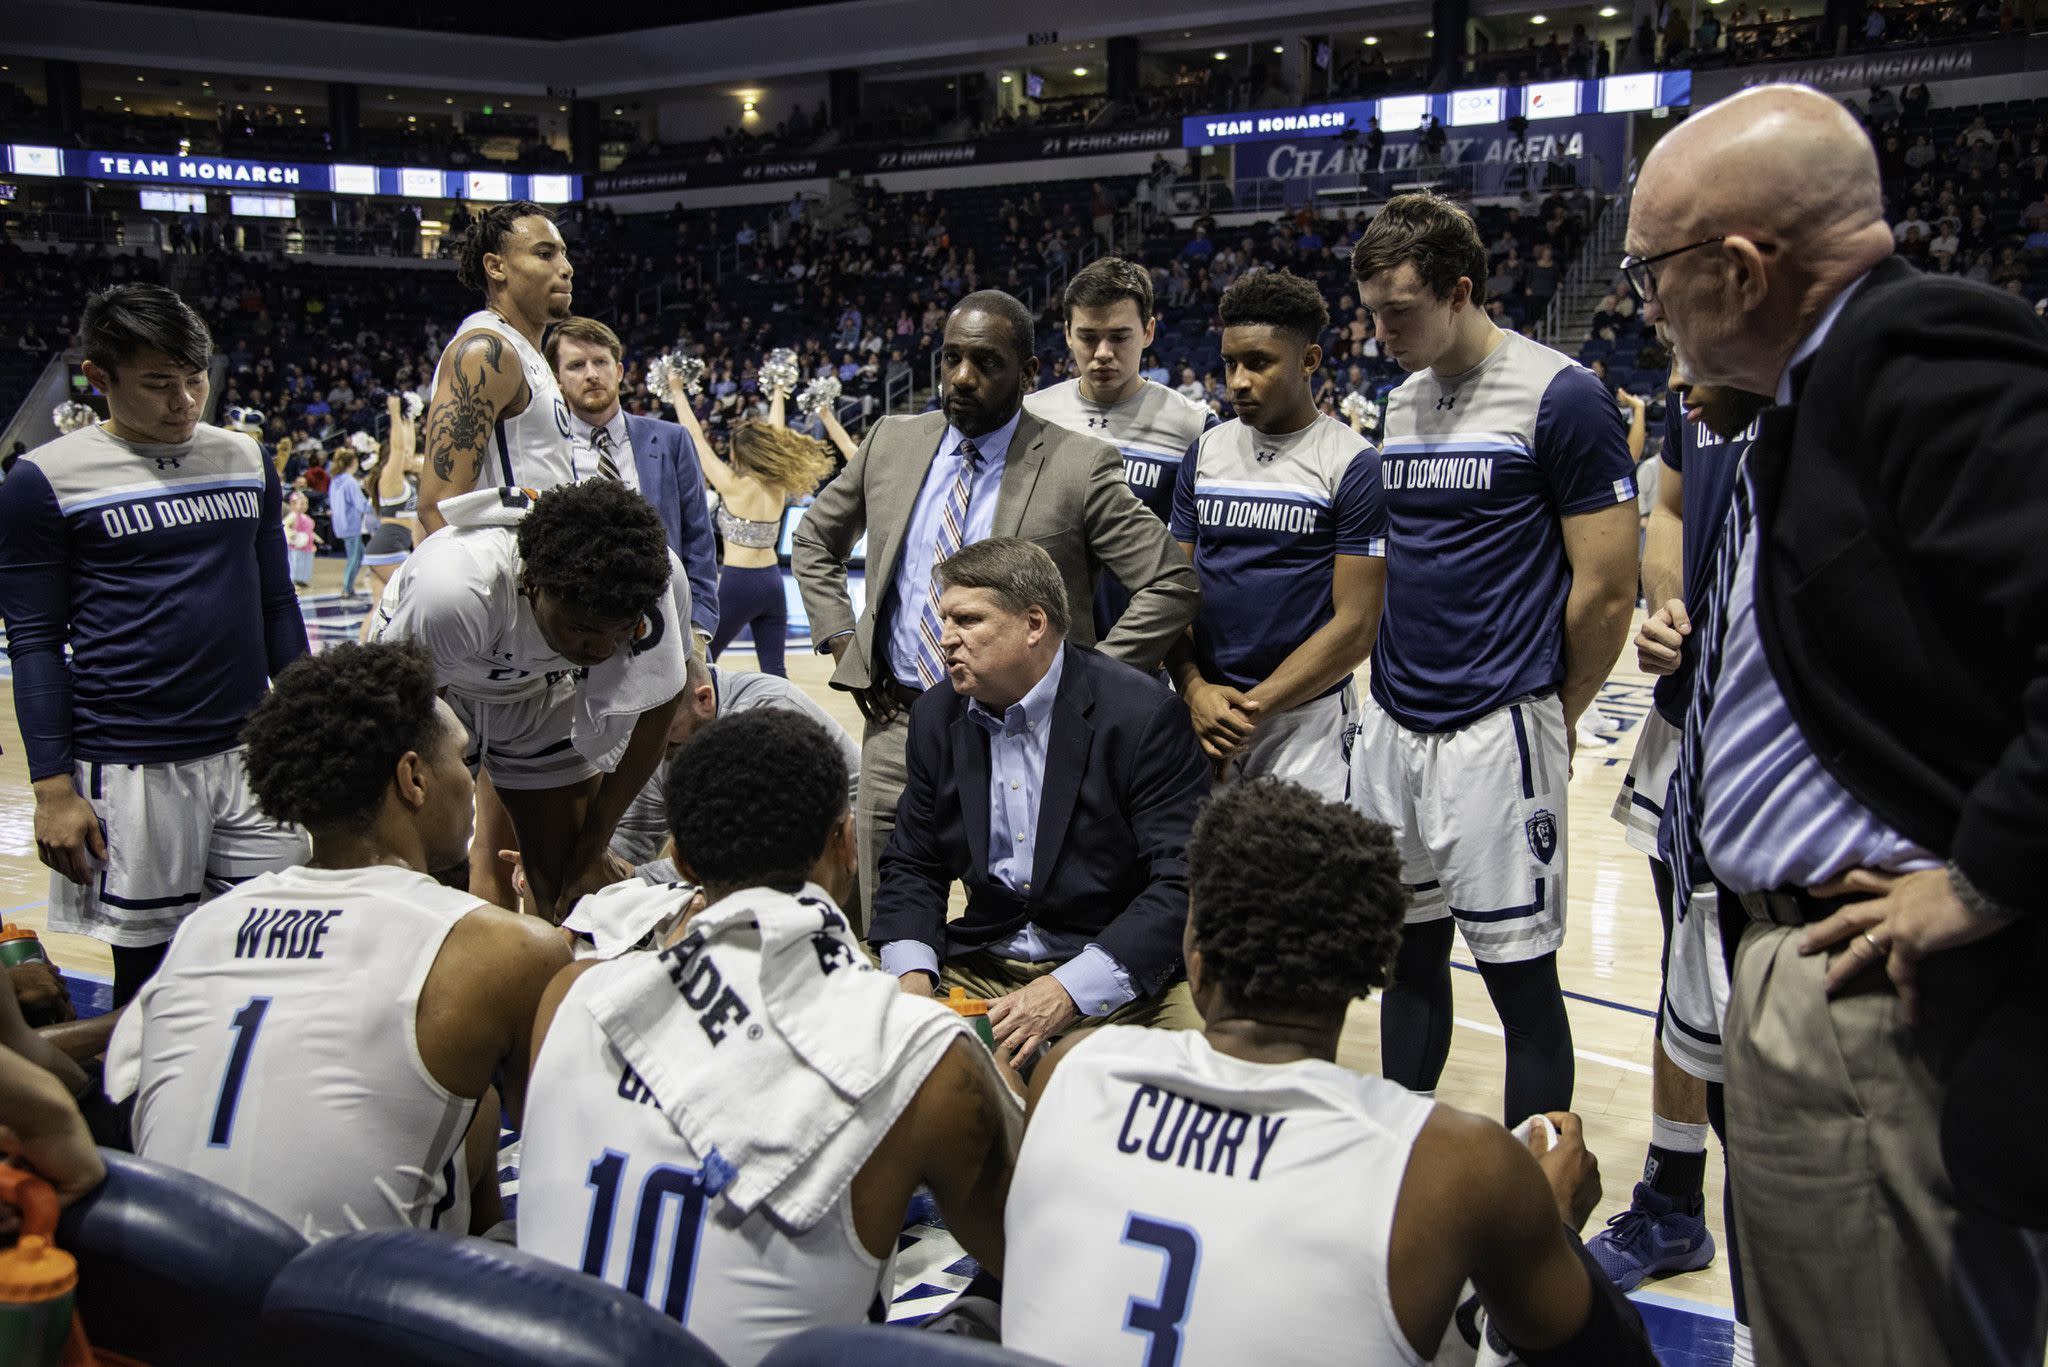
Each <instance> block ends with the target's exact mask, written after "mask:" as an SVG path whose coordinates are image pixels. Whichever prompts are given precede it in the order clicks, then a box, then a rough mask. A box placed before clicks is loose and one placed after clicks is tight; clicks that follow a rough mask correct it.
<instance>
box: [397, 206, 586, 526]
mask: <svg viewBox="0 0 2048 1367" xmlns="http://www.w3.org/2000/svg"><path fill="white" fill-rule="evenodd" d="M575 274H576V271H575V268H574V267H573V266H571V265H570V264H569V249H568V248H567V246H565V245H564V244H563V242H562V234H561V233H560V231H558V230H557V229H556V227H555V221H554V219H553V218H551V217H550V216H549V215H548V212H547V210H545V209H543V208H541V207H540V206H539V205H538V204H533V203H529V202H528V201H526V200H523V199H516V200H513V201H511V202H510V203H507V204H498V205H493V206H492V207H491V208H489V209H486V210H485V211H484V212H483V213H482V214H480V215H479V216H478V217H477V220H476V222H475V224H473V225H472V226H471V228H470V230H469V236H468V237H466V238H464V239H463V242H462V263H461V266H460V268H459V270H458V278H459V279H460V280H461V281H462V283H463V284H464V285H467V286H468V287H469V288H471V289H474V290H481V291H483V296H484V307H482V308H481V309H479V310H477V311H476V312H475V313H472V314H470V315H469V317H467V318H465V319H463V320H462V326H461V327H460V328H459V329H458V330H457V332H456V334H455V340H454V341H452V342H450V343H449V344H448V347H447V349H446V350H445V351H443V352H442V353H441V361H440V364H439V365H438V366H436V367H435V370H434V395H433V398H432V399H431V400H430V401H429V402H428V404H427V428H426V451H427V465H426V469H425V470H423V471H421V473H420V530H421V532H422V533H425V534H431V533H434V532H437V531H439V530H441V528H442V527H444V526H446V525H447V522H446V519H444V518H443V517H442V516H441V510H440V504H441V500H442V499H444V498H447V497H449V496H450V495H453V494H466V493H468V492H470V491H471V490H472V489H483V488H489V487H490V486H492V485H511V486H514V487H516V488H523V489H532V490H534V491H536V492H539V491H541V490H544V489H552V488H554V487H555V486H556V485H557V484H569V483H572V482H573V481H574V479H575V469H574V465H573V462H572V460H571V455H570V447H569V433H570V426H569V409H568V406H567V405H566V404H564V403H563V401H562V391H561V388H560V386H558V385H557V384H556V383H555V372H554V371H553V370H552V369H551V368H550V367H549V366H548V362H547V358H546V357H545V356H543V355H541V351H540V341H541V334H542V333H543V332H545V331H546V330H547V326H548V324H549V323H551V322H559V321H561V320H562V319H564V318H567V317H568V316H569V313H570V304H571V302H572V299H571V293H570V281H571V280H572V279H573V278H574V276H575Z"/></svg>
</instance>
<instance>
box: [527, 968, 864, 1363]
mask: <svg viewBox="0 0 2048 1367" xmlns="http://www.w3.org/2000/svg"><path fill="white" fill-rule="evenodd" d="M613 971H614V965H606V966H605V967H603V968H598V969H593V970H592V971H591V972H589V973H587V974H585V975H584V976H583V977H582V978H581V979H579V980H578V981H577V983H576V985H575V986H574V987H572V988H570V989H569V993H568V995H567V996H566V997H564V998H563V999H562V1005H561V1008H560V1009H559V1010H558V1011H557V1012H556V1013H555V1019H554V1023H553V1024H552V1025H551V1026H549V1028H548V1037H547V1040H546V1042H545V1043H544V1044H543V1045H542V1046H541V1051H540V1057H539V1058H537V1059H536V1060H535V1061H534V1065H533V1075H532V1077H531V1078H529V1079H528V1082H527V1098H528V1100H527V1105H526V1133H525V1137H524V1139H523V1141H522V1143H521V1145H520V1160H519V1220H518V1228H519V1247H521V1248H522V1249H525V1250H526V1251H527V1252H529V1253H536V1254H539V1255H540V1256H541V1257H543V1258H546V1259H548V1260H549V1261H551V1262H557V1263H561V1264H562V1265H564V1266H566V1267H577V1268H581V1269H582V1270H583V1271H585V1272H588V1273H590V1274H592V1275H593V1276H599V1277H602V1278H603V1279H604V1280H605V1281H607V1282H609V1283H611V1284H612V1285H613V1286H618V1287H623V1288H624V1289H625V1290H627V1291H628V1292H631V1293H632V1294H633V1295H636V1296H640V1297H643V1298H644V1299H645V1300H646V1301H647V1303H648V1304H649V1305H652V1306H653V1307H654V1308H655V1309H657V1310H660V1311H663V1312H664V1313H666V1314H668V1315H669V1316H671V1317H672V1318H674V1319H676V1320H677V1321H679V1322H680V1323H682V1324H683V1325H684V1326H685V1327H687V1328H688V1329H689V1330H690V1332H691V1333H693V1334H695V1335H697V1337H699V1338H701V1339H703V1340H704V1341H705V1342H706V1343H708V1344H710V1345H711V1347H712V1348H713V1349H714V1350H715V1351H716V1352H717V1353H718V1354H719V1355H720V1356H721V1357H723V1358H724V1359H725V1360H726V1361H727V1362H728V1363H730V1364H732V1367H749V1364H751V1363H755V1362H758V1361H760V1360H761V1358H762V1357H763V1356H765V1355H766V1354H767V1353H768V1352H769V1351H770V1350H772V1349H773V1348H774V1347H775V1346H776V1345H777V1344H778V1343H780V1342H782V1341H783V1340H784V1339H786V1338H789V1337H791V1336H793V1335H796V1334H800V1333H802V1332H803V1331H804V1330H806V1329H813V1328H816V1327H818V1326H820V1325H847V1324H858V1323H861V1322H863V1321H864V1320H865V1319H866V1318H867V1315H868V1310H869V1307H870V1306H871V1305H873V1304H874V1302H875V1299H876V1297H877V1296H878V1295H879V1296H881V1297H882V1298H883V1301H884V1303H886V1301H887V1294H888V1291H889V1287H890V1280H891V1269H892V1268H893V1266H894V1263H895V1259H894V1258H893V1257H891V1258H888V1259H878V1258H876V1257H875V1256H874V1255H873V1254H871V1253H869V1252H868V1251H867V1249H866V1248H864V1247H863V1246H862V1245H861V1241H860V1234H859V1232H858V1231H857V1230H856V1229H855V1227H854V1222H853V1194H852V1188H851V1187H849V1188H848V1190H847V1193H846V1194H845V1195H844V1196H843V1197H842V1198H841V1199H840V1202H839V1206H838V1208H837V1209H836V1210H834V1211H833V1212H832V1213H830V1214H829V1215H827V1216H826V1217H825V1218H824V1219H822V1220H820V1221H819V1222H818V1223H817V1224H816V1225H814V1226H813V1227H812V1228H810V1229H809V1230H807V1231H805V1232H803V1233H801V1234H793V1233H790V1232H789V1231H787V1230H786V1229H784V1228H783V1227H781V1226H779V1225H777V1224H776V1223H775V1221H774V1220H773V1219H771V1218H770V1217H769V1216H768V1214H767V1213H766V1211H765V1210H764V1209H757V1210H756V1211H755V1212H754V1213H753V1214H751V1215H749V1216H747V1217H746V1218H744V1219H738V1220H735V1219H734V1218H732V1216H733V1212H732V1211H731V1209H730V1207H728V1206H726V1204H725V1203H724V1202H723V1201H722V1200H720V1199H719V1198H718V1197H716V1196H713V1195H707V1194H706V1193H705V1191H704V1188H703V1179H702V1176H701V1173H700V1169H701V1168H702V1166H703V1160H702V1158H701V1157H700V1156H699V1155H698V1154H697V1153H696V1151H695V1150H693V1149H692V1148H691V1147H690V1145H689V1144H688V1143H687V1142H686V1141H685V1140H684V1139H683V1137H682V1136H681V1135H680V1134H678V1133H677V1132H676V1128H675V1127H674V1126H673V1125H671V1124H670V1123H669V1122H668V1120H667V1119H666V1117H665V1116H664V1115H663V1114H662V1111H661V1108H660V1107H658V1106H657V1105H656V1104H655V1102H654V1098H653V1096H652V1095H650V1094H649V1092H648V1091H647V1088H646V1086H645V1084H643V1083H642V1082H641V1080H640V1078H639V1075H638V1074H636V1073H635V1072H634V1071H633V1070H632V1069H631V1068H630V1067H628V1066H627V1065H626V1062H625V1060H624V1059H623V1058H622V1057H621V1056H620V1054H619V1052H618V1050H616V1049H614V1048H613V1047H612V1044H611V1041H610V1039H609V1038H607V1037H606V1035H605V1033H604V1031H603V1030H602V1029H601V1028H600V1027H599V1026H598V1023H597V1020H596V1018H595V1017H593V1016H592V1015H591V1014H590V1011H589V1009H588V1008H587V1007H586V1006H585V1005H584V1003H585V1002H586V1001H587V1000H588V999H589V998H590V996H591V994H592V993H593V992H595V991H596V990H597V989H598V987H599V986H600V985H601V984H602V982H603V981H604V979H605V976H606V975H607V974H608V973H611V972H613Z"/></svg>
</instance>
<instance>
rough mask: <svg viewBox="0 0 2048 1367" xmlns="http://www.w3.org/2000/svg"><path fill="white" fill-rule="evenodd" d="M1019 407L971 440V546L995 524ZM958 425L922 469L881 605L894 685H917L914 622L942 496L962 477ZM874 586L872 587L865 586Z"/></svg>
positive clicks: (927, 580)
mask: <svg viewBox="0 0 2048 1367" xmlns="http://www.w3.org/2000/svg"><path fill="white" fill-rule="evenodd" d="M1022 416H1023V410H1022V409H1019V410H1018V411H1017V413H1016V414H1014V415H1013V416H1012V417H1011V418H1010V420H1009V421H1008V422H1006V423H1004V424H1003V425H1002V426H1001V427H998V428H997V429H996V430H995V431H993V432H991V433H989V434H988V435H987V436H985V437H976V438H975V439H974V445H975V449H977V450H979V451H980V452H981V469H980V471H979V472H978V473H977V474H976V475H975V476H974V488H973V492H972V493H971V494H969V495H968V499H967V525H966V527H964V528H962V529H961V533H960V544H961V545H963V546H971V545H973V544H974V543H975V542H977V541H986V540H988V538H989V536H990V535H991V534H992V533H993V532H994V530H995V525H996V496H997V495H998V494H999V493H1001V492H1002V487H1003V466H1004V464H1005V462H1006V461H1007V460H1008V458H1009V454H1010V439H1011V438H1012V437H1015V436H1016V435H1017V422H1018V419H1019V418H1021V417H1022ZM963 440H965V437H964V436H963V434H962V433H961V431H960V429H959V428H957V427H954V426H952V425H951V424H948V425H947V427H946V435H945V436H944V437H942V438H940V440H939V453H938V455H937V456H935V457H933V458H932V464H931V469H930V470H928V471H927V472H926V473H925V477H924V487H923V488H921V489H919V490H918V492H917V503H916V504H915V505H914V506H913V507H912V508H911V510H910V525H909V526H908V527H906V528H905V529H904V531H903V549H902V551H901V552H900V553H899V554H898V555H897V557H896V575H895V578H894V579H893V580H891V581H890V584H889V597H888V600H887V601H886V602H884V604H883V608H884V610H885V611H884V616H883V618H882V620H883V621H885V622H887V623H888V624H889V655H888V659H889V669H890V671H891V672H892V673H893V674H894V675H895V676H896V681H897V682H898V683H905V684H909V685H910V686H911V687H913V688H915V687H916V686H917V682H918V679H917V641H918V636H917V624H918V620H919V618H920V617H921V616H922V615H923V613H924V605H925V598H926V595H927V594H928V593H929V592H930V586H931V579H932V551H933V548H934V547H936V546H937V545H938V540H939V522H940V519H941V518H943V517H944V516H945V511H946V498H947V496H948V495H950V494H951V493H952V492H953V483H954V481H955V480H957V479H959V478H960V466H961V460H960V443H961V442H962V441H963ZM869 587H870V589H871V590H872V587H873V586H872V585H870V586H869Z"/></svg>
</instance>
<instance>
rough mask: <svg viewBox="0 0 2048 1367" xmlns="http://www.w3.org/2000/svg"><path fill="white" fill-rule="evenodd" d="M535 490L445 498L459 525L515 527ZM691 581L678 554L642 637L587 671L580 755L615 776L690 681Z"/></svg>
mask: <svg viewBox="0 0 2048 1367" xmlns="http://www.w3.org/2000/svg"><path fill="white" fill-rule="evenodd" d="M535 497H536V495H535V494H534V493H533V491H532V490H530V489H517V488H512V487H510V486H506V487H503V488H494V489H478V490H475V491H474V492H472V493H467V494H458V495H457V496H455V497H454V498H444V499H442V500H441V505H440V506H441V516H442V517H443V518H444V519H445V520H446V521H447V523H448V525H449V526H451V527H514V526H517V525H518V524H519V519H520V518H522V517H525V516H526V514H527V513H528V512H530V511H531V510H532V508H533V504H534V499H535ZM689 651H690V575H689V571H688V570H686V569H684V567H683V562H682V561H681V560H680V559H679V558H677V556H676V553H675V551H674V550H673V549H671V550H670V551H669V553H668V593H667V595H666V596H665V597H664V598H663V599H661V600H660V601H659V602H658V603H657V604H656V606H655V607H654V609H653V610H652V611H650V612H649V613H648V614H647V616H646V618H645V619H644V620H643V622H642V630H641V634H640V638H639V639H638V640H636V641H634V642H633V643H632V644H631V645H630V646H628V647H627V648H626V649H624V650H621V651H618V652H616V653H614V654H613V655H612V657H611V658H610V659H609V660H606V661H605V662H604V663H603V664H601V665H598V666H596V667H595V668H593V669H590V670H587V671H585V673H584V676H583V679H582V682H581V683H580V684H578V685H577V688H576V715H575V717H574V718H573V719H572V721H571V724H570V728H569V738H570V741H571V743H573V744H574V745H575V747H576V753H577V754H579V755H581V756H583V758H585V759H587V760H589V761H590V762H591V763H592V764H595V765H596V766H597V767H598V768H600V769H602V770H604V771H605V772H606V773H610V772H611V771H612V770H614V769H616V768H618V767H619V758H620V756H622V755H623V754H624V753H625V751H626V743H627V742H628V741H630V740H632V738H633V727H634V725H635V724H636V723H638V722H639V720H640V716H641V714H642V713H644V712H647V711H649V710H650V709H652V708H656V707H659V706H661V705H662V704H663V703H665V702H667V701H668V700H669V699H670V698H673V697H675V696H676V695H677V694H678V693H680V692H682V691H683V686H684V684H685V683H686V682H687V681H688V679H689Z"/></svg>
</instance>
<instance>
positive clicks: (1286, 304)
mask: <svg viewBox="0 0 2048 1367" xmlns="http://www.w3.org/2000/svg"><path fill="white" fill-rule="evenodd" d="M1216 315H1217V317H1219V318H1221V319H1222V320H1223V326H1225V327H1227V328H1234V327H1252V326H1256V325H1258V324H1261V323H1263V324H1265V325H1266V326H1267V327H1270V328H1274V329H1276V330H1278V331H1280V332H1285V333H1289V334H1291V335H1293V336H1294V337H1296V338H1298V339H1299V340H1300V341H1301V342H1302V343H1303V344H1304V345H1306V344H1308V343H1310V342H1314V341H1317V340H1319V339H1320V338H1321V337H1322V335H1323V330H1324V329H1325V328H1327V327H1329V326H1330V306H1329V305H1328V304H1326V303H1324V302H1323V292H1322V291H1321V290H1319V289H1317V288H1316V287H1315V284H1314V282H1313V281H1309V280H1304V279H1302V278H1301V277H1300V276H1298V275H1296V274H1295V273H1294V272H1293V271H1253V272H1252V273H1251V274H1249V275H1241V276H1239V277H1238V278H1237V282H1236V283H1235V284H1233V285H1232V286H1231V287H1230V288H1229V289H1227V290H1225V291H1223V297H1222V298H1221V299H1219V300H1217V301H1216Z"/></svg>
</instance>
